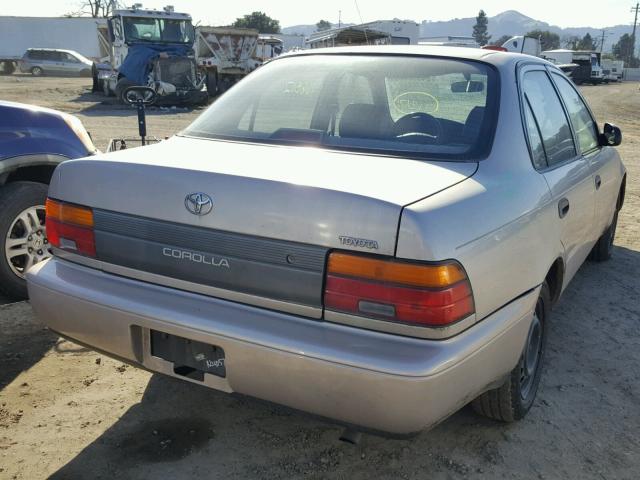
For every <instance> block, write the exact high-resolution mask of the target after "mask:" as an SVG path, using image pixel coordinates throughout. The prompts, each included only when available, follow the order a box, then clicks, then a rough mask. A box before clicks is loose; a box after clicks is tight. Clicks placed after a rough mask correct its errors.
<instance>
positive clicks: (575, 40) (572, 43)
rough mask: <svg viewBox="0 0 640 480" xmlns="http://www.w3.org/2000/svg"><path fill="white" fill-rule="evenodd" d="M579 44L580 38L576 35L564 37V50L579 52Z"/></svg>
mask: <svg viewBox="0 0 640 480" xmlns="http://www.w3.org/2000/svg"><path fill="white" fill-rule="evenodd" d="M579 43H580V37H578V36H576V35H567V36H565V37H562V46H563V47H564V48H568V49H569V50H577V49H578V44H579Z"/></svg>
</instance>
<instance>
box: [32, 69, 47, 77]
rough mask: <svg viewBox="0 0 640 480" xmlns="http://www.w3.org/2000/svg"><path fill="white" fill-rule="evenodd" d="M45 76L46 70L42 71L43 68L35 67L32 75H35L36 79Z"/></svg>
mask: <svg viewBox="0 0 640 480" xmlns="http://www.w3.org/2000/svg"><path fill="white" fill-rule="evenodd" d="M43 74H44V70H42V68H40V67H33V68H32V69H31V75H33V76H34V77H41V76H42V75H43Z"/></svg>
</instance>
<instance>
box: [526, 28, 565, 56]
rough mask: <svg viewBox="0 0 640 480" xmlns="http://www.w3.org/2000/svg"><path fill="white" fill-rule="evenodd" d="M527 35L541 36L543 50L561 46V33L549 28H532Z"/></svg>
mask: <svg viewBox="0 0 640 480" xmlns="http://www.w3.org/2000/svg"><path fill="white" fill-rule="evenodd" d="M527 37H533V38H539V39H540V45H541V47H542V51H543V52H544V51H545V50H554V49H556V48H560V35H558V34H557V33H553V32H550V31H548V30H531V31H530V32H529V33H527Z"/></svg>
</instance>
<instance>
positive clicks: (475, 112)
mask: <svg viewBox="0 0 640 480" xmlns="http://www.w3.org/2000/svg"><path fill="white" fill-rule="evenodd" d="M484 111H485V107H473V109H472V110H471V111H470V112H469V116H468V117H467V121H466V122H465V124H464V133H463V137H464V139H465V140H466V141H467V142H469V143H474V142H475V141H476V140H477V139H478V134H479V133H480V129H481V128H482V124H483V121H484Z"/></svg>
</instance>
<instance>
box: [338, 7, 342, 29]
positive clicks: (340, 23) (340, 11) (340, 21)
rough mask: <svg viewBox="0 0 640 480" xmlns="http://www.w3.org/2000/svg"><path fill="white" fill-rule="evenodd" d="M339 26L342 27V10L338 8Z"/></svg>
mask: <svg viewBox="0 0 640 480" xmlns="http://www.w3.org/2000/svg"><path fill="white" fill-rule="evenodd" d="M338 28H342V10H338Z"/></svg>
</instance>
